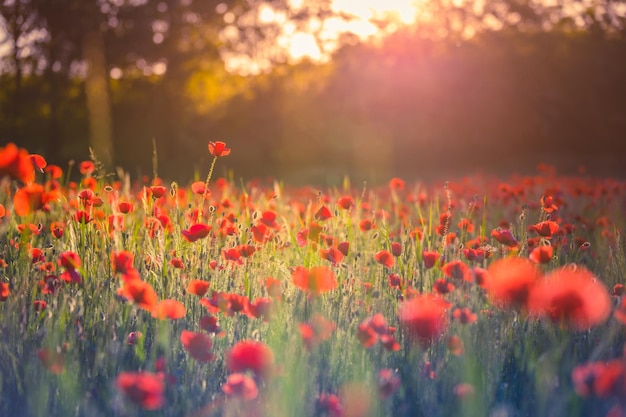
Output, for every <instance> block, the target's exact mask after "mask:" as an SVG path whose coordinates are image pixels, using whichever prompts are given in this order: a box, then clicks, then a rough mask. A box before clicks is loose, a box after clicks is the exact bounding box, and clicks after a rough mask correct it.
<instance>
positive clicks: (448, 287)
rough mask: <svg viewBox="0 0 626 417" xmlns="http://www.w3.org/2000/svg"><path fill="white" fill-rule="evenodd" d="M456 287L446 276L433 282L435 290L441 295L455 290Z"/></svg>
mask: <svg viewBox="0 0 626 417" xmlns="http://www.w3.org/2000/svg"><path fill="white" fill-rule="evenodd" d="M454 288H455V287H454V284H452V283H450V282H448V281H446V279H445V278H440V279H438V280H436V281H435V282H434V283H433V290H434V291H435V292H436V293H437V294H441V295H443V294H447V293H449V292H452V291H454Z"/></svg>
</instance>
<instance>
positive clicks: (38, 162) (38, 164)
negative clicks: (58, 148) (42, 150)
mask: <svg viewBox="0 0 626 417" xmlns="http://www.w3.org/2000/svg"><path fill="white" fill-rule="evenodd" d="M28 157H29V158H30V162H31V163H32V164H33V167H34V168H35V169H36V170H39V172H41V173H43V172H44V171H43V169H44V168H45V167H46V165H48V163H47V162H46V158H44V157H43V156H41V155H38V154H36V153H31V154H30V155H28Z"/></svg>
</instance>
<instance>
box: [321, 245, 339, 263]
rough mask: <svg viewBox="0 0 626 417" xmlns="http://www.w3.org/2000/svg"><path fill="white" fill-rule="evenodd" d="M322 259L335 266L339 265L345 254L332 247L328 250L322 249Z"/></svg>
mask: <svg viewBox="0 0 626 417" xmlns="http://www.w3.org/2000/svg"><path fill="white" fill-rule="evenodd" d="M320 257H321V258H322V259H326V260H327V261H330V262H332V263H333V264H337V263H339V262H341V261H342V260H343V253H341V251H340V250H339V249H337V248H334V247H330V248H328V249H321V250H320Z"/></svg>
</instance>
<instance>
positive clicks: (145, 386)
mask: <svg viewBox="0 0 626 417" xmlns="http://www.w3.org/2000/svg"><path fill="white" fill-rule="evenodd" d="M115 384H116V386H117V389H119V390H120V391H121V392H123V393H124V395H125V396H126V397H127V398H128V399H129V400H130V401H132V402H133V403H135V404H137V405H138V406H140V407H142V408H145V409H146V410H156V409H158V408H161V407H162V406H163V404H164V403H165V397H164V392H165V383H164V382H163V378H161V376H159V375H155V374H151V373H149V372H137V373H132V372H122V373H121V374H119V375H118V377H117V379H116V381H115Z"/></svg>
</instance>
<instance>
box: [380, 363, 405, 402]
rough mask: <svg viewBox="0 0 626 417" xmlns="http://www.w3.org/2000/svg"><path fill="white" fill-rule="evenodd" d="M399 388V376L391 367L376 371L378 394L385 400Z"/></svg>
mask: <svg viewBox="0 0 626 417" xmlns="http://www.w3.org/2000/svg"><path fill="white" fill-rule="evenodd" d="M399 388H400V378H399V377H398V375H397V374H396V373H395V372H394V371H393V370H391V369H381V370H380V371H378V396H379V397H380V399H381V400H385V399H386V398H388V397H389V396H391V395H393V394H394V393H395V392H396V391H398V389H399Z"/></svg>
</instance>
